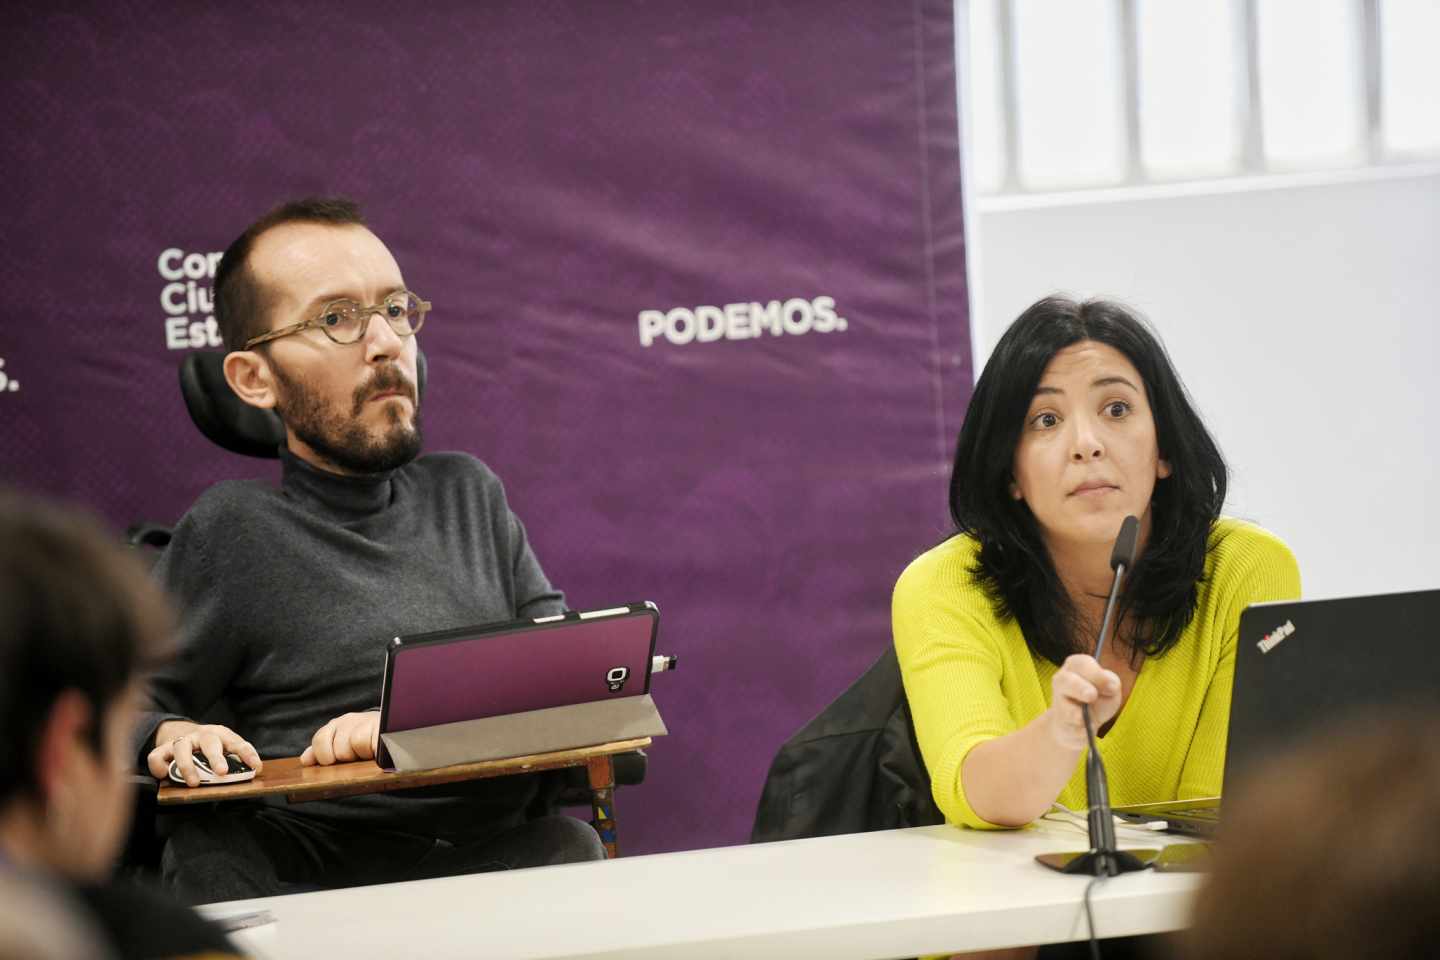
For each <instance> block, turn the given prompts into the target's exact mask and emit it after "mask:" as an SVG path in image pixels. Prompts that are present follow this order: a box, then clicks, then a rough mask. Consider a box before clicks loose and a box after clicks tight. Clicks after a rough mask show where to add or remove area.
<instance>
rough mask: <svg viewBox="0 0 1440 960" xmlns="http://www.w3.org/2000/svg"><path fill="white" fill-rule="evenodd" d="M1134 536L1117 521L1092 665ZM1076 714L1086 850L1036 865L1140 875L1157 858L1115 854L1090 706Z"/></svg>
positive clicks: (1042, 858) (1134, 524)
mask: <svg viewBox="0 0 1440 960" xmlns="http://www.w3.org/2000/svg"><path fill="white" fill-rule="evenodd" d="M1139 536H1140V521H1139V520H1137V519H1135V517H1134V516H1128V517H1126V518H1125V519H1124V520H1123V521H1121V523H1120V533H1119V535H1118V536H1116V538H1115V547H1114V549H1112V550H1111V551H1110V569H1111V570H1113V571H1114V572H1115V576H1114V578H1113V579H1112V580H1111V581H1110V596H1109V597H1108V598H1107V599H1106V601H1105V614H1104V616H1103V617H1102V618H1101V620H1100V634H1099V636H1097V637H1096V638H1095V659H1096V660H1097V661H1098V660H1099V659H1100V654H1101V653H1102V652H1103V651H1104V649H1105V638H1106V637H1107V636H1108V635H1109V633H1110V621H1111V618H1112V617H1114V615H1115V601H1116V599H1117V598H1118V597H1119V596H1120V582H1121V581H1122V580H1124V579H1125V574H1126V573H1127V572H1128V571H1129V570H1130V568H1131V567H1133V566H1134V565H1135V547H1136V541H1137V540H1138V538H1139ZM1080 712H1081V714H1082V715H1083V716H1084V718H1085V739H1086V740H1087V741H1088V742H1089V752H1088V753H1087V755H1086V757H1085V794H1086V800H1087V802H1088V804H1089V811H1088V815H1087V820H1088V822H1089V827H1090V849H1089V850H1087V851H1086V852H1084V853H1042V854H1040V855H1039V856H1037V857H1036V858H1035V859H1036V860H1037V861H1039V862H1040V863H1041V864H1043V865H1044V866H1047V867H1049V868H1050V869H1052V870H1059V871H1060V872H1061V873H1084V874H1089V875H1091V876H1096V877H1114V876H1118V875H1119V874H1122V873H1130V872H1132V871H1135V870H1144V869H1145V868H1146V867H1148V866H1150V861H1151V860H1154V859H1155V857H1157V856H1159V854H1160V851H1158V850H1136V851H1133V852H1128V851H1124V850H1118V849H1116V847H1115V815H1114V814H1113V813H1111V811H1110V786H1109V780H1108V779H1107V778H1106V776H1105V762H1104V761H1103V760H1101V759H1100V749H1099V747H1098V746H1097V745H1096V743H1095V724H1094V722H1093V721H1092V720H1091V719H1090V705H1089V704H1088V703H1085V704H1081V706H1080ZM1142 858H1143V859H1142Z"/></svg>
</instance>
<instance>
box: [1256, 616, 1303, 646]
mask: <svg viewBox="0 0 1440 960" xmlns="http://www.w3.org/2000/svg"><path fill="white" fill-rule="evenodd" d="M1294 632H1295V624H1293V623H1291V622H1290V621H1289V620H1286V621H1285V622H1284V623H1283V624H1281V625H1280V626H1278V627H1276V628H1275V629H1274V630H1271V631H1270V632H1269V633H1267V634H1265V636H1263V637H1261V638H1260V642H1259V643H1257V644H1255V646H1257V647H1259V648H1260V652H1261V653H1269V652H1270V651H1271V650H1274V649H1275V648H1276V647H1278V646H1280V641H1281V640H1284V639H1285V638H1286V637H1288V636H1290V634H1292V633H1294Z"/></svg>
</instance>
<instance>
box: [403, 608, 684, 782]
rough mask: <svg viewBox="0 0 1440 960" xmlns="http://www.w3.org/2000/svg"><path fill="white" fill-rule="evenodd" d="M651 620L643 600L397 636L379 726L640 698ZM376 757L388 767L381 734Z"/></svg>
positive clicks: (645, 689) (651, 643) (649, 661)
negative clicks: (378, 753) (609, 606)
mask: <svg viewBox="0 0 1440 960" xmlns="http://www.w3.org/2000/svg"><path fill="white" fill-rule="evenodd" d="M659 621H660V612H659V610H658V609H657V608H656V606H655V605H654V604H653V603H649V602H643V603H632V604H627V605H626V606H622V607H612V608H609V609H604V610H591V611H585V612H577V611H569V612H567V613H564V614H556V615H555V616H551V617H541V618H539V619H536V620H513V621H506V622H502V623H493V624H485V625H481V626H476V627H466V628H462V629H458V630H444V631H439V632H435V633H425V634H417V635H413V636H407V637H396V638H395V639H393V640H391V641H390V644H389V646H388V647H387V648H386V651H385V675H384V681H383V686H382V688H381V694H380V704H381V706H380V732H381V733H382V734H386V733H397V732H402V731H407V730H419V729H423V728H428V727H435V726H439V725H441V724H449V723H459V722H463V721H470V720H481V719H485V718H489V717H500V716H506V715H510V714H518V713H527V712H530V711H534V710H545V709H547V708H551V707H567V706H573V705H576V704H586V703H592V702H596V701H615V700H623V699H628V698H636V697H643V696H645V695H646V694H648V693H649V692H650V679H651V671H652V667H653V662H654V654H655V638H656V633H657V631H658V628H659ZM662 659H664V658H662ZM380 753H381V756H379V757H377V758H376V760H377V762H378V763H379V764H380V766H382V767H388V766H390V765H391V761H390V758H389V756H388V755H387V750H386V747H385V742H384V738H383V737H382V738H381V749H380Z"/></svg>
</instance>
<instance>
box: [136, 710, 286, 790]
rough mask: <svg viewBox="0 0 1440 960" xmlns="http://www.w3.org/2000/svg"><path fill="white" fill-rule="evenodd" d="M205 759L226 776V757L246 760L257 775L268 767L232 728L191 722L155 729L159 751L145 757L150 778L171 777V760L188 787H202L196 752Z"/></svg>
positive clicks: (168, 722)
mask: <svg viewBox="0 0 1440 960" xmlns="http://www.w3.org/2000/svg"><path fill="white" fill-rule="evenodd" d="M196 751H199V753H200V754H201V755H202V756H203V757H204V758H205V762H206V763H208V764H209V765H210V769H211V770H214V771H215V772H216V773H224V772H225V771H226V770H228V769H229V764H227V763H226V762H225V754H227V753H233V754H235V755H236V756H238V757H239V758H240V759H241V760H244V761H245V762H246V763H247V764H249V765H250V766H251V767H252V768H254V770H255V772H256V773H259V772H260V768H261V767H262V766H264V764H263V763H261V762H260V754H258V753H256V752H255V748H254V747H252V746H251V745H250V741H248V740H246V739H245V738H244V737H242V736H240V735H239V734H238V733H236V732H235V731H234V730H231V729H230V728H229V727H222V726H220V725H219V724H216V723H205V724H201V723H191V722H190V721H189V720H166V721H165V722H164V723H162V724H160V726H159V727H158V728H157V729H156V730H155V749H153V750H151V751H150V754H149V756H147V757H146V758H145V764H146V766H148V767H149V768H150V775H151V776H152V777H154V778H155V779H157V780H164V779H165V778H167V777H168V776H170V761H171V760H174V761H175V766H176V767H177V768H178V769H179V771H180V776H182V777H184V778H185V784H186V786H191V787H198V786H200V773H199V771H197V770H196V769H195V759H194V758H195V753H196Z"/></svg>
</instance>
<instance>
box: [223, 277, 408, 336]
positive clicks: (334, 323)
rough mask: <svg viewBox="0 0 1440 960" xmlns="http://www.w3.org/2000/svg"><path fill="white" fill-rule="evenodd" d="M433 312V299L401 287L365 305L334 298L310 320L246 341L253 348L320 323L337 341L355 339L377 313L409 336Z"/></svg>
mask: <svg viewBox="0 0 1440 960" xmlns="http://www.w3.org/2000/svg"><path fill="white" fill-rule="evenodd" d="M429 312H430V301H429V300H421V299H420V298H419V297H417V296H416V295H415V294H413V293H411V292H410V291H409V290H399V291H397V292H395V293H392V294H390V296H388V297H386V298H385V299H384V300H382V301H381V302H379V303H376V304H372V305H371V306H368V307H367V306H364V305H363V304H360V303H357V302H356V301H354V300H331V301H330V302H329V303H327V304H325V306H323V307H321V308H320V313H319V314H317V315H316V316H314V317H311V318H310V319H309V320H301V321H300V322H299V323H292V324H290V326H288V327H281V328H280V329H279V330H271V331H270V332H269V333H262V334H261V335H260V336H258V337H251V338H250V339H249V340H248V341H246V343H245V349H246V350H249V349H251V348H252V347H256V346H258V345H260V344H262V343H268V342H269V341H271V340H278V339H280V338H281V337H288V336H290V334H292V333H299V332H300V331H301V330H308V329H310V328H311V327H319V328H320V329H321V330H323V331H324V332H325V336H327V337H329V338H330V339H331V340H333V341H335V342H336V343H354V342H355V341H357V340H359V339H360V338H361V337H362V336H364V335H365V328H366V327H367V326H369V324H370V318H371V317H372V316H374V315H375V314H377V313H378V314H380V316H382V317H384V318H385V322H387V323H389V324H390V329H391V330H393V331H395V335H396V336H397V337H409V336H413V335H415V334H416V333H419V332H420V327H421V326H423V325H424V323H425V314H427V313H429Z"/></svg>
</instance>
